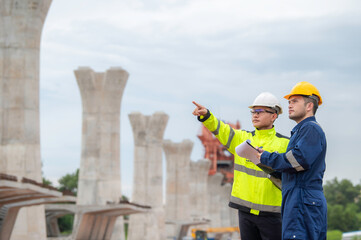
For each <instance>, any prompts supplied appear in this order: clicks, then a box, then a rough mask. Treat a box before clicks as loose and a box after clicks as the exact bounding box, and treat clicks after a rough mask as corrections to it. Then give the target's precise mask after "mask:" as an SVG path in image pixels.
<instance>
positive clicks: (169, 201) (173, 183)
mask: <svg viewBox="0 0 361 240" xmlns="http://www.w3.org/2000/svg"><path fill="white" fill-rule="evenodd" d="M192 149H193V142H192V141H190V140H184V141H182V142H181V143H174V142H172V141H170V140H166V141H164V143H163V150H164V153H165V157H166V163H167V168H166V169H167V181H166V183H167V184H166V188H167V189H166V208H165V209H166V211H165V212H166V219H167V220H189V219H190V216H189V213H190V212H189V196H190V194H189V193H190V188H189V164H190V155H191V152H192Z"/></svg>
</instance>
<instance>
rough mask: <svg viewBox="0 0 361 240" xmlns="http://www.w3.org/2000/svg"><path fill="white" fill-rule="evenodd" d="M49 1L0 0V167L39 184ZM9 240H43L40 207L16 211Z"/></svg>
mask: <svg viewBox="0 0 361 240" xmlns="http://www.w3.org/2000/svg"><path fill="white" fill-rule="evenodd" d="M50 4H51V0H21V1H20V0H1V1H0V169H1V172H3V173H6V174H11V175H16V176H18V177H19V178H21V177H26V178H29V179H33V180H35V181H37V182H41V180H42V176H41V157H40V136H39V135H40V129H39V126H40V120H39V54H40V39H41V33H42V29H43V25H44V22H45V18H46V16H47V13H48V9H49V7H50ZM34 219H37V220H36V221H34ZM12 239H13V240H23V239H27V240H45V239H46V231H45V217H44V207H43V206H36V207H26V208H22V209H21V210H20V212H19V217H18V218H17V220H16V223H15V227H14V231H13V234H12Z"/></svg>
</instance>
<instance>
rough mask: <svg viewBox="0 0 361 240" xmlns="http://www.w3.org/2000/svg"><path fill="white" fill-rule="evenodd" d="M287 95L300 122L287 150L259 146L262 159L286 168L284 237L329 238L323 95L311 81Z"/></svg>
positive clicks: (293, 116) (291, 114)
mask: <svg viewBox="0 0 361 240" xmlns="http://www.w3.org/2000/svg"><path fill="white" fill-rule="evenodd" d="M285 98H286V99H287V100H288V103H289V106H288V113H289V118H290V119H292V120H294V121H296V122H297V125H296V126H295V127H294V128H293V129H292V131H291V139H290V142H289V144H288V147H287V151H286V153H277V152H273V153H271V152H267V151H263V150H262V149H259V151H260V152H261V154H260V155H259V156H260V161H261V163H262V164H264V165H267V166H269V167H271V168H273V169H275V170H278V171H280V172H282V239H283V240H289V239H302V240H326V232H327V203H326V199H325V196H324V194H323V188H322V181H323V175H324V172H325V168H326V164H325V155H326V138H325V134H324V132H323V130H322V128H321V127H320V125H319V124H318V123H317V122H316V118H315V116H314V115H315V113H316V111H317V108H318V105H321V104H322V98H321V96H320V93H319V92H318V90H317V88H316V87H315V86H313V85H312V84H311V83H308V82H299V83H297V84H296V85H295V86H294V87H293V89H292V90H291V93H290V94H289V95H287V96H285Z"/></svg>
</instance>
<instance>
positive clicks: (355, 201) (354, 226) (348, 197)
mask: <svg viewBox="0 0 361 240" xmlns="http://www.w3.org/2000/svg"><path fill="white" fill-rule="evenodd" d="M360 189H361V188H360V184H358V185H355V186H354V185H353V184H352V182H351V181H349V180H347V179H343V180H341V181H338V180H337V178H335V179H333V180H331V181H328V182H327V183H326V184H325V186H324V192H325V196H326V200H327V206H328V211H327V224H328V229H329V230H340V231H343V232H348V231H356V230H359V229H361V208H360V206H361V204H360V201H359V199H360Z"/></svg>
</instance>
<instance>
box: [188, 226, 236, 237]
mask: <svg viewBox="0 0 361 240" xmlns="http://www.w3.org/2000/svg"><path fill="white" fill-rule="evenodd" d="M234 232H238V233H239V228H238V227H217V228H206V229H200V228H193V229H192V230H191V234H192V239H193V240H220V239H221V238H222V236H223V235H224V234H228V233H234Z"/></svg>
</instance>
